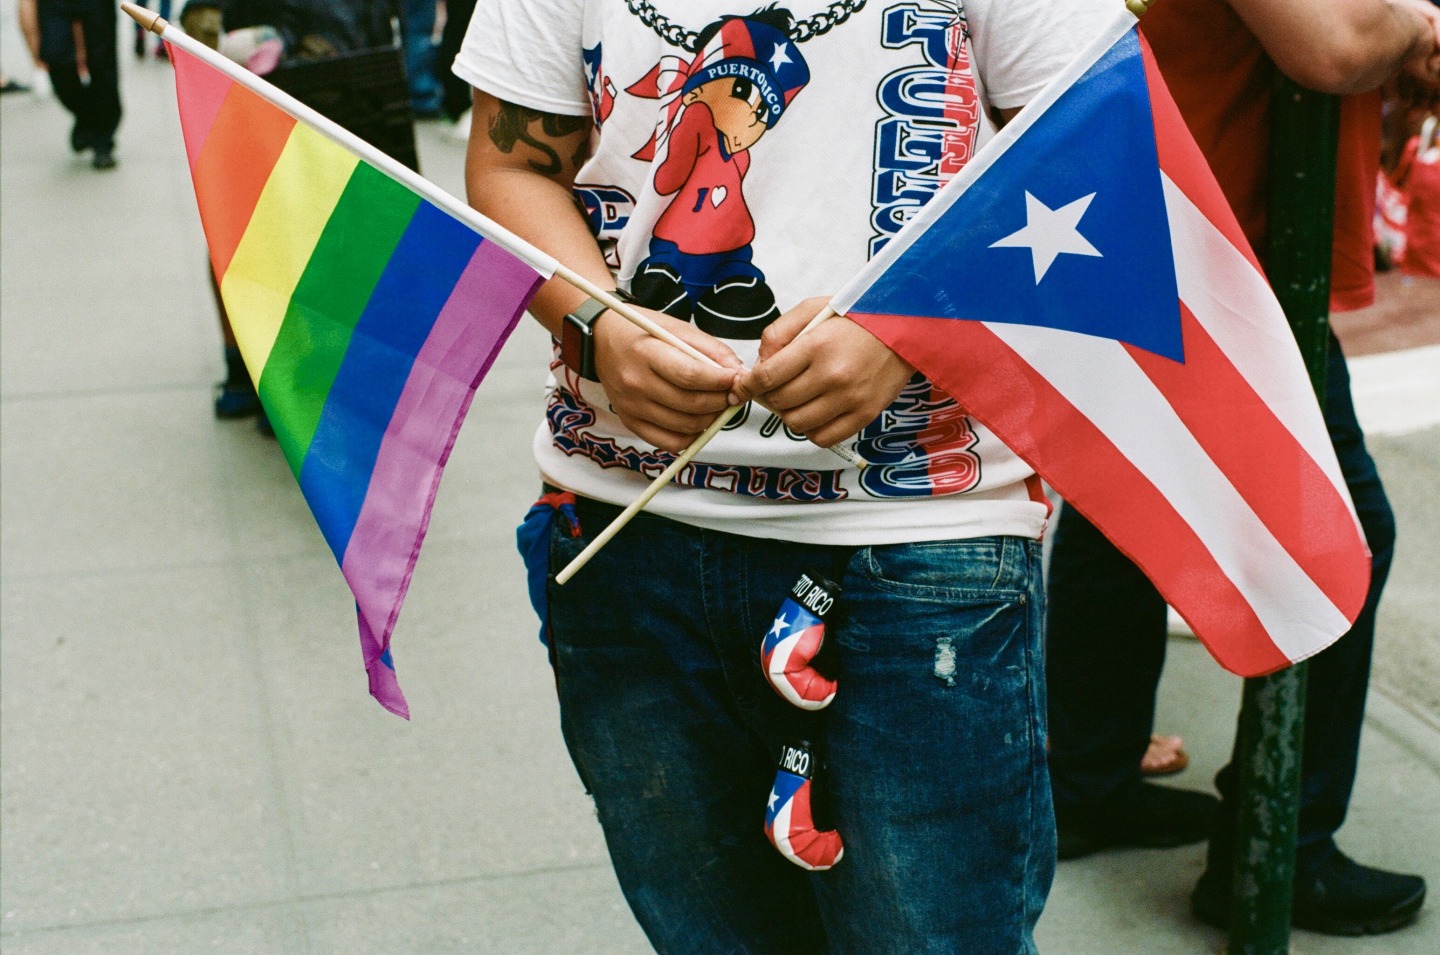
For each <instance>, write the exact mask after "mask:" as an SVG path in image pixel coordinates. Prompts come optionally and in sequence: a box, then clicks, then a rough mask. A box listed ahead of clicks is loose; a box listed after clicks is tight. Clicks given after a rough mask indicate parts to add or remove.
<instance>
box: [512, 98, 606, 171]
mask: <svg viewBox="0 0 1440 955" xmlns="http://www.w3.org/2000/svg"><path fill="white" fill-rule="evenodd" d="M537 121H539V123H540V132H541V133H542V134H543V135H544V136H546V137H549V138H550V139H561V138H564V137H566V136H572V135H574V134H575V133H577V132H579V131H581V130H583V129H585V128H586V126H588V125H589V123H590V120H588V119H587V118H585V117H584V116H560V115H557V114H555V113H542V112H540V110H538V109H530V108H529V107H528V106H517V105H515V104H514V103H507V102H505V101H503V100H502V101H501V102H500V111H499V112H498V113H496V114H495V115H494V117H493V118H491V120H490V141H491V142H492V143H494V144H495V146H496V148H498V149H499V150H500V151H501V152H502V153H509V152H512V151H514V149H515V144H516V143H524V144H525V145H527V146H529V147H530V148H531V149H533V150H535V151H536V152H537V153H539V154H540V155H541V156H542V157H544V158H543V160H542V159H533V158H532V159H530V160H528V161H529V163H530V168H532V169H534V170H535V171H536V172H538V173H542V174H544V175H546V176H556V175H559V174H560V172H561V171H562V169H563V166H562V165H561V162H560V156H559V154H558V153H556V151H555V146H554V145H552V144H551V143H550V142H547V141H546V140H544V139H537V138H536V137H535V135H534V134H533V133H532V132H531V129H532V127H533V126H534V125H535V123H536V122H537ZM585 153H586V143H585V140H584V137H581V141H580V144H579V145H578V147H577V148H576V150H575V154H574V155H573V156H571V157H570V161H571V162H572V163H573V164H574V165H576V166H577V167H578V166H579V165H580V163H581V162H583V161H584V159H585Z"/></svg>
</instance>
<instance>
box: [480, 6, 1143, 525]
mask: <svg viewBox="0 0 1440 955" xmlns="http://www.w3.org/2000/svg"><path fill="white" fill-rule="evenodd" d="M1117 4H1118V0H968V2H966V3H963V4H962V3H961V2H959V0H833V2H824V0H779V2H777V3H774V4H770V3H765V2H761V0H749V2H748V3H747V0H480V2H479V3H478V4H477V6H476V9H475V15H474V19H473V20H472V21H471V23H470V29H469V32H468V34H467V36H466V38H465V43H464V46H463V48H462V50H461V52H460V55H459V56H458V58H457V59H456V61H455V66H454V70H455V73H456V74H457V75H458V76H460V77H461V78H463V79H465V80H466V81H468V82H469V83H471V84H472V85H474V86H476V87H478V88H480V89H482V90H485V91H486V92H488V93H491V94H492V95H494V96H497V97H499V98H500V99H503V100H506V101H509V102H512V103H516V104H518V105H521V106H526V107H530V108H533V109H538V110H541V111H544V112H548V113H559V114H563V115H572V116H574V115H586V116H590V117H591V118H592V119H593V121H594V124H595V132H594V134H593V137H592V147H593V151H592V156H591V158H590V160H589V161H588V162H587V163H586V164H585V165H584V167H583V168H582V169H581V170H580V173H579V176H578V178H577V183H576V187H575V192H576V199H577V201H578V203H579V204H580V205H581V207H582V208H583V209H584V210H585V212H586V213H587V215H588V217H589V220H590V226H591V229H592V231H594V233H595V235H596V238H597V239H598V240H599V242H600V244H601V247H602V248H603V249H604V250H605V254H606V257H607V259H608V260H609V262H610V265H611V267H612V268H613V269H614V271H615V275H616V279H617V282H618V283H619V285H621V286H622V287H625V288H628V289H629V290H630V291H631V292H632V293H634V294H635V295H636V296H637V297H638V298H639V300H640V301H641V303H642V304H644V305H646V306H648V307H651V308H656V309H661V310H664V311H666V312H669V313H670V314H672V315H676V316H677V317H684V318H687V319H689V320H691V321H693V322H694V323H695V324H696V325H697V326H698V327H699V328H701V329H702V330H704V331H707V332H709V333H710V334H713V335H715V336H716V337H718V338H721V339H723V340H725V341H726V343H727V344H729V345H730V347H731V348H733V349H734V350H735V353H736V354H737V355H738V356H739V357H740V359H741V360H742V361H744V362H746V363H747V364H750V363H753V362H754V360H755V359H756V355H757V351H758V348H759V337H760V333H761V331H762V330H763V329H764V327H765V326H766V325H767V324H768V323H769V322H770V321H772V320H773V319H774V318H775V317H777V316H778V315H779V314H780V313H781V312H783V311H785V310H786V309H788V308H790V307H792V306H793V305H795V304H796V303H797V302H799V301H800V300H801V299H804V298H807V297H810V296H816V295H823V296H828V295H830V294H832V293H834V292H835V291H836V290H838V289H839V288H840V287H841V286H842V285H844V284H845V283H846V282H847V281H848V280H849V279H850V278H852V277H853V276H854V275H855V273H856V272H857V271H859V269H860V267H861V266H862V265H863V264H864V263H865V262H866V261H867V260H868V259H869V258H870V256H872V255H873V254H874V253H875V252H876V251H878V250H879V249H880V248H882V247H883V246H884V244H885V243H886V242H887V241H888V240H889V239H890V237H891V236H893V235H894V234H895V232H896V231H897V230H898V229H899V228H900V227H901V226H902V225H903V224H904V223H905V222H906V221H907V220H908V218H909V217H910V216H911V215H913V214H914V212H915V210H917V209H918V208H920V206H921V205H923V204H924V203H925V202H926V200H928V199H929V197H930V196H931V195H932V194H933V193H934V191H935V190H936V189H937V188H939V187H940V186H941V185H942V184H943V183H945V182H946V181H948V180H949V179H950V178H951V177H953V176H954V174H955V173H956V171H957V170H958V169H959V168H960V167H961V166H963V165H964V164H965V163H966V162H967V161H968V160H969V159H970V158H971V157H972V156H973V155H974V154H975V151H976V149H978V148H979V147H980V146H982V145H983V144H984V143H985V142H986V141H987V140H988V139H989V138H990V137H991V136H992V135H993V134H994V132H995V126H994V124H993V123H992V121H991V119H990V115H989V111H990V110H992V109H1005V108H1010V107H1016V106H1022V105H1024V104H1025V103H1026V102H1028V101H1029V100H1030V99H1031V98H1032V97H1033V96H1034V95H1035V94H1036V93H1037V92H1038V91H1039V90H1040V89H1041V87H1043V86H1044V84H1045V82H1046V81H1047V80H1048V79H1049V78H1050V77H1051V76H1052V75H1054V74H1055V73H1056V72H1057V71H1058V70H1059V69H1060V68H1061V67H1063V66H1064V65H1065V64H1066V63H1067V62H1068V61H1069V60H1070V59H1071V57H1072V56H1073V55H1074V54H1075V53H1076V52H1078V51H1079V50H1080V48H1082V47H1083V46H1084V45H1085V43H1086V42H1087V41H1088V40H1089V39H1090V38H1091V37H1092V36H1094V35H1095V34H1096V33H1097V32H1098V30H1099V29H1100V27H1101V25H1102V24H1103V23H1104V22H1106V21H1108V20H1109V19H1110V18H1112V16H1113V15H1114V13H1115V10H1114V7H1115V6H1116V5H1117ZM977 280H983V276H977ZM606 320H607V321H613V320H615V318H614V316H611V317H610V318H608V319H606ZM551 369H552V372H553V377H552V379H551V381H550V383H549V387H548V391H547V406H546V414H545V420H544V421H543V423H542V425H541V427H540V429H539V431H538V432H537V434H536V440H535V456H536V459H537V461H538V463H539V465H540V469H541V472H542V473H543V475H544V476H545V478H546V479H547V480H548V481H550V482H551V483H553V484H556V485H559V486H561V487H564V488H568V489H569V490H572V491H575V492H576V493H579V494H582V495H585V496H587V497H592V498H596V499H599V500H604V501H610V502H612V503H618V504H628V503H629V502H630V501H632V500H633V499H634V498H635V497H636V496H637V495H638V494H639V493H640V491H641V490H643V489H644V487H645V486H646V485H647V484H648V483H649V481H650V479H651V478H653V477H654V476H655V475H657V474H659V473H660V472H661V471H662V470H664V468H665V467H666V466H667V465H668V464H669V463H670V461H671V460H673V456H672V455H671V454H669V453H668V452H664V451H660V450H658V449H656V448H654V447H652V446H651V445H649V444H647V443H645V442H644V441H642V440H640V439H639V438H637V437H636V436H634V435H633V434H631V433H630V432H629V431H628V430H627V429H626V428H625V426H624V425H623V424H621V423H620V420H619V419H618V418H617V417H616V416H615V414H614V413H613V412H612V411H611V410H610V408H609V403H608V401H607V400H606V397H605V391H604V387H603V386H602V385H599V384H596V383H594V382H590V381H583V380H580V379H579V378H577V377H576V376H575V375H574V374H572V373H570V372H569V370H568V369H566V368H565V367H564V366H562V365H560V364H559V361H558V359H557V360H556V361H555V362H553V363H552V365H551ZM850 444H851V445H852V446H853V447H854V448H855V449H856V450H857V451H858V452H859V453H860V455H861V456H863V457H864V458H865V459H866V460H867V461H868V462H870V466H869V467H867V468H864V469H858V468H855V467H851V466H847V465H846V464H845V463H844V462H843V461H842V460H841V459H840V458H838V457H836V456H835V455H834V454H832V453H831V452H829V451H826V450H824V449H822V448H818V447H816V446H815V445H813V444H811V443H810V442H808V441H806V440H805V439H804V438H802V437H801V436H799V435H796V434H793V433H790V432H789V431H788V430H787V429H786V428H785V426H784V424H783V423H781V421H780V420H779V418H778V417H776V416H774V415H772V414H771V413H770V412H769V411H767V410H766V409H764V408H762V407H760V406H758V405H755V404H751V405H749V406H747V407H746V408H745V409H744V411H742V413H741V414H740V415H739V416H737V417H736V419H735V420H734V422H732V427H731V428H729V429H727V430H726V431H724V432H722V433H721V434H720V435H719V436H718V437H716V438H715V440H714V441H712V442H711V443H710V444H709V445H708V446H707V447H706V448H705V450H704V451H702V452H701V454H700V456H699V459H697V460H696V461H694V462H692V463H691V464H690V465H689V466H687V467H686V468H685V469H684V470H683V471H682V472H681V473H680V474H679V476H678V477H677V478H676V481H675V482H674V483H673V484H672V485H670V486H669V487H667V488H665V489H664V490H663V491H662V492H661V493H660V494H659V495H658V496H657V497H656V498H655V500H654V501H653V502H652V503H651V504H650V505H649V507H648V510H650V511H651V512H652V513H657V514H663V515H666V516H668V517H672V518H674V519H676V520H680V521H684V522H686V523H690V524H694V525H698V526H701V527H709V528H714V529H719V530H726V531H730V532H732V533H739V534H747V535H751V536H762V537H774V538H778V539H785V540H795V541H803V542H809V543H827V544H852V545H859V544H885V543H898V542H902V541H919V540H940V539H947V538H962V537H977V536H983V535H990V534H1009V535H1016V536H1021V537H1029V538H1037V537H1039V536H1040V534H1041V533H1042V531H1043V529H1044V526H1045V520H1046V517H1047V514H1048V506H1047V504H1046V503H1045V500H1044V496H1043V494H1042V493H1041V490H1040V484H1039V481H1038V480H1037V479H1036V477H1035V475H1034V473H1033V471H1032V470H1031V469H1030V468H1029V466H1028V465H1026V464H1025V463H1024V462H1023V461H1021V460H1020V459H1019V458H1018V457H1016V456H1015V455H1014V454H1013V453H1011V452H1010V450H1009V449H1008V448H1006V447H1005V446H1004V445H1003V444H1001V443H1000V442H999V441H997V440H996V438H995V437H994V435H992V434H991V433H990V432H989V431H987V430H986V429H985V428H984V427H982V426H981V425H979V424H978V423H977V422H975V421H974V420H972V419H971V418H970V417H969V416H968V415H966V413H965V410H964V409H963V408H961V407H960V406H959V405H957V404H956V402H955V401H953V400H952V399H951V398H950V397H949V396H948V395H946V394H945V393H944V392H942V391H940V390H939V389H937V388H935V387H934V386H933V385H931V384H930V382H929V381H927V380H926V379H925V378H924V377H923V376H919V375H917V376H916V377H915V378H914V379H913V380H912V381H911V382H910V383H909V385H907V387H906V388H905V389H904V391H903V392H902V393H901V394H900V396H899V397H898V398H897V399H896V400H895V402H894V403H893V404H892V405H891V406H890V407H889V408H888V409H887V410H886V411H885V412H883V413H882V414H881V415H880V416H879V417H877V418H876V419H875V420H874V421H872V422H871V423H870V424H869V425H867V426H866V427H865V428H864V429H863V430H862V431H861V432H860V433H859V435H857V436H856V438H854V439H853V440H852V441H851V442H850Z"/></svg>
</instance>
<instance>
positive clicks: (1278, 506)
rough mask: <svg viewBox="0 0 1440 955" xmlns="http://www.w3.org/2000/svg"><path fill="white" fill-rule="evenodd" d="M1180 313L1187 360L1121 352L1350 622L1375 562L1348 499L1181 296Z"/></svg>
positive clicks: (1136, 351)
mask: <svg viewBox="0 0 1440 955" xmlns="http://www.w3.org/2000/svg"><path fill="white" fill-rule="evenodd" d="M1180 321H1181V328H1182V330H1183V335H1184V341H1185V363H1184V364H1183V365H1182V364H1179V363H1178V362H1174V361H1171V360H1170V359H1168V358H1162V357H1161V356H1159V355H1156V354H1153V353H1151V352H1147V351H1145V350H1144V349H1141V348H1135V347H1133V346H1130V345H1125V346H1124V347H1125V350H1126V351H1127V352H1129V353H1130V356H1131V357H1132V358H1134V359H1135V363H1136V364H1137V365H1139V366H1140V369H1141V371H1143V372H1144V373H1145V374H1146V376H1147V377H1149V379H1150V380H1151V381H1152V382H1154V384H1155V387H1156V388H1157V389H1159V391H1160V393H1161V394H1162V395H1164V397H1165V400H1166V401H1167V402H1169V404H1170V407H1171V408H1173V409H1174V410H1175V413H1176V414H1177V415H1179V416H1180V420H1181V421H1182V422H1184V424H1185V427H1186V428H1188V429H1189V431H1190V433H1191V434H1192V435H1193V436H1194V437H1195V439H1196V441H1197V442H1198V443H1199V444H1200V446H1201V448H1203V449H1204V451H1205V454H1206V455H1207V456H1208V457H1209V458H1210V460H1212V461H1214V462H1215V466H1216V467H1218V468H1219V469H1220V470H1221V471H1223V472H1224V473H1225V476H1226V477H1227V478H1228V479H1229V481H1230V483H1231V484H1232V485H1233V486H1234V487H1235V490H1236V491H1238V492H1239V494H1240V496H1241V497H1243V498H1244V499H1245V502H1246V503H1247V504H1249V505H1250V508H1251V510H1253V511H1254V512H1255V514H1256V516H1257V517H1258V518H1259V519H1260V520H1261V521H1262V522H1263V523H1264V525H1265V527H1266V528H1267V529H1268V530H1269V531H1270V533H1271V534H1272V535H1274V537H1275V539H1276V540H1277V541H1279V543H1280V546H1282V547H1284V548H1285V551H1286V552H1287V553H1288V554H1290V556H1291V557H1293V558H1294V559H1295V563H1296V564H1298V565H1299V566H1300V568H1301V569H1302V570H1303V571H1305V573H1306V574H1307V575H1308V576H1309V577H1310V579H1311V580H1313V581H1315V584H1316V586H1318V587H1319V588H1320V589H1321V590H1323V591H1324V592H1325V595H1326V596H1327V597H1328V598H1329V599H1330V601H1331V602H1332V603H1334V604H1335V607H1336V609H1337V610H1339V611H1340V612H1341V613H1343V614H1344V615H1345V619H1347V620H1350V621H1351V622H1353V621H1354V620H1355V616H1356V615H1357V614H1358V613H1359V612H1360V607H1361V605H1362V604H1363V603H1364V602H1365V594H1366V591H1367V590H1368V589H1369V578H1370V562H1369V560H1368V559H1366V558H1365V556H1364V555H1365V554H1366V553H1367V551H1366V547H1365V541H1364V539H1363V538H1362V537H1361V534H1360V528H1359V527H1358V526H1357V525H1356V523H1355V519H1354V518H1353V517H1352V516H1351V514H1350V508H1349V506H1348V505H1347V504H1346V501H1345V498H1344V497H1343V496H1342V495H1341V494H1340V492H1339V490H1337V489H1336V487H1335V485H1334V484H1333V483H1331V481H1330V479H1329V477H1328V476H1327V475H1326V474H1325V472H1324V471H1323V470H1321V468H1320V466H1319V465H1318V464H1316V463H1315V460H1314V458H1312V457H1311V456H1310V454H1309V453H1308V452H1307V451H1306V450H1305V448H1304V447H1303V446H1302V445H1301V444H1300V443H1299V442H1298V441H1296V439H1295V436H1294V435H1293V434H1291V433H1290V431H1289V430H1287V429H1286V427H1285V425H1284V424H1283V423H1282V422H1281V421H1280V419H1279V418H1277V417H1276V416H1275V412H1274V411H1273V410H1272V409H1271V408H1270V406H1269V405H1267V404H1266V403H1265V401H1264V399H1262V398H1261V397H1260V396H1259V395H1258V394H1256V393H1255V390H1254V389H1253V388H1251V387H1250V385H1249V384H1248V383H1247V382H1246V381H1245V379H1244V377H1243V376H1241V374H1240V372H1239V371H1238V370H1237V369H1236V368H1235V366H1234V365H1233V364H1232V363H1231V362H1230V360H1229V359H1228V358H1227V357H1226V356H1225V353H1224V352H1223V351H1222V350H1221V349H1220V346H1218V345H1217V344H1215V341H1214V339H1212V338H1211V337H1210V336H1209V335H1208V334H1207V333H1206V331H1205V329H1204V328H1203V327H1202V326H1201V325H1200V323H1199V321H1197V320H1196V318H1195V316H1194V315H1193V314H1192V313H1191V311H1190V309H1189V308H1188V307H1187V306H1186V305H1185V303H1184V302H1181V303H1180ZM1197 382H1203V383H1204V387H1197V386H1196V383H1197ZM1217 418H1218V420H1219V421H1220V422H1221V423H1222V426H1220V427H1216V421H1217Z"/></svg>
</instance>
